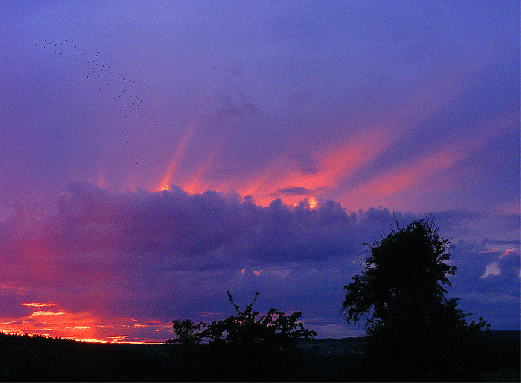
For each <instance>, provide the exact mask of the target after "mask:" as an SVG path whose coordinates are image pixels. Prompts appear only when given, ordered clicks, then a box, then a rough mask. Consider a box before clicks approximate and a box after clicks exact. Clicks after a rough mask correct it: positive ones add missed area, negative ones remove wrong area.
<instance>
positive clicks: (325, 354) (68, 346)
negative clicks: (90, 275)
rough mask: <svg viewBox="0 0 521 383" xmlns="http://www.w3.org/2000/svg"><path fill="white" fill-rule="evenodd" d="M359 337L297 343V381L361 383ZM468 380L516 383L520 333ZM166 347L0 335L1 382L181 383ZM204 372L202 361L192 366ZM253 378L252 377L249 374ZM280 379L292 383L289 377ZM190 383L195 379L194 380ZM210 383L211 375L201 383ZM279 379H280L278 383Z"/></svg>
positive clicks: (498, 334)
mask: <svg viewBox="0 0 521 383" xmlns="http://www.w3.org/2000/svg"><path fill="white" fill-rule="evenodd" d="M363 340H364V338H344V339H314V340H308V341H300V342H299V344H298V354H299V357H300V365H301V367H300V368H301V376H299V377H298V378H299V380H301V381H364V380H366V377H365V375H366V374H365V371H364V370H363V369H361V368H360V354H359V353H357V348H358V347H359V346H360V345H361V344H362V343H363ZM486 346H487V352H486V354H484V355H483V359H482V360H481V361H479V364H478V365H479V366H480V368H479V369H477V370H476V371H474V374H475V375H474V379H473V380H474V381H519V379H520V376H519V368H520V366H519V360H520V332H519V331H494V330H491V331H490V332H489V335H488V338H487V345H486ZM176 347H179V346H177V345H170V344H100V343H86V342H77V341H72V340H65V339H56V338H44V337H40V336H33V337H31V336H27V335H25V336H21V335H7V334H0V371H1V380H2V381H183V380H191V379H187V378H189V377H187V376H180V375H179V374H178V369H177V367H176V360H175V356H174V355H175V353H174V350H175V349H176ZM194 362H195V363H197V364H200V367H201V368H204V363H205V362H204V361H194ZM252 375H253V372H252ZM288 378H289V379H286V380H294V379H291V377H288ZM194 380H196V379H194ZM200 380H207V381H211V380H212V377H211V374H210V375H209V376H206V377H204V379H200ZM278 380H285V379H278Z"/></svg>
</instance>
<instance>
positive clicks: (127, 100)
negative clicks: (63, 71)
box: [36, 39, 157, 165]
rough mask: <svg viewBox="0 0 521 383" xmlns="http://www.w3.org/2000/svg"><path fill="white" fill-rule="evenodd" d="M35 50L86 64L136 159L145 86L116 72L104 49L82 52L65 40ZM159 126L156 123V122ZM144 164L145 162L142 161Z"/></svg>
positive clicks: (88, 75) (144, 113) (41, 44)
mask: <svg viewBox="0 0 521 383" xmlns="http://www.w3.org/2000/svg"><path fill="white" fill-rule="evenodd" d="M36 47H38V48H41V49H45V50H46V51H49V52H51V53H52V54H54V55H56V56H62V57H66V56H72V57H79V58H80V59H81V60H82V61H83V63H84V64H86V65H85V69H86V72H85V78H86V79H88V80H89V81H92V84H93V89H94V90H97V91H98V92H103V93H104V94H110V96H111V99H112V102H114V104H115V106H116V107H117V109H116V110H119V113H120V115H121V117H122V118H123V121H124V122H125V124H124V125H125V126H126V128H123V129H122V131H121V136H122V139H123V140H124V143H125V145H127V147H128V155H129V157H135V155H134V154H133V150H132V149H131V146H132V144H137V143H138V142H139V136H140V134H141V129H142V128H143V126H144V124H143V123H144V122H145V117H147V119H146V120H150V121H153V120H151V119H150V118H149V117H148V112H149V111H148V109H146V108H145V104H146V103H145V102H144V98H143V97H144V92H145V90H146V89H147V86H146V84H142V83H139V82H138V81H136V80H135V79H133V78H131V77H129V76H128V75H125V74H124V73H121V72H119V71H116V70H115V69H114V68H113V66H112V65H109V63H107V61H106V57H107V54H108V52H107V51H102V50H99V51H98V50H94V51H89V50H82V49H80V48H79V46H78V44H77V43H75V42H73V40H71V39H65V40H62V41H59V42H58V41H51V40H48V39H44V41H43V42H39V43H36ZM154 122H155V123H157V121H154ZM141 160H142V161H143V160H144V159H141ZM133 161H134V162H135V164H136V165H138V164H139V163H140V161H139V160H137V159H136V158H134V159H133Z"/></svg>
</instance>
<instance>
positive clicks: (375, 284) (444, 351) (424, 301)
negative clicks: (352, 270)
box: [341, 219, 487, 380]
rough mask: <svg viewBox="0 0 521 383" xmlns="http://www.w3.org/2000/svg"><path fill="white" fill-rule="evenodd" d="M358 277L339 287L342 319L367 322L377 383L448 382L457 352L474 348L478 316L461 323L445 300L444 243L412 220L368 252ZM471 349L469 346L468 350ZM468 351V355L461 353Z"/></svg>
mask: <svg viewBox="0 0 521 383" xmlns="http://www.w3.org/2000/svg"><path fill="white" fill-rule="evenodd" d="M369 247H370V250H371V255H370V256H369V257H368V258H367V259H365V260H364V263H365V265H364V271H363V273H362V274H361V275H358V274H357V275H355V276H354V277H353V282H351V283H350V284H348V285H346V286H344V290H345V291H346V295H345V300H344V302H343V307H342V309H341V312H342V313H343V315H344V316H345V318H346V320H347V322H348V323H356V322H358V321H359V320H361V318H362V317H365V318H366V321H365V327H366V330H367V335H368V342H367V346H366V349H365V354H366V356H367V361H368V363H369V365H368V368H370V369H372V370H373V371H380V372H381V373H382V375H380V376H378V375H376V376H375V378H378V379H380V378H382V379H398V380H404V379H420V380H421V379H429V380H432V379H437V378H440V379H443V378H446V379H450V380H452V379H454V377H455V376H456V375H457V374H459V375H461V373H462V369H463V367H465V365H467V366H468V362H467V361H466V360H468V359H469V357H470V355H468V354H467V355H463V354H462V352H461V351H463V350H465V349H468V348H469V347H470V346H469V345H471V344H472V345H474V346H477V343H479V336H480V330H481V328H483V327H485V326H487V325H486V323H485V322H484V321H483V319H482V318H481V317H480V318H479V321H478V322H477V323H476V322H474V321H472V322H470V323H467V321H466V320H465V318H466V317H467V316H468V315H471V314H465V313H463V311H461V310H460V309H457V308H456V306H457V301H458V299H456V298H452V299H448V298H446V297H445V294H446V293H447V290H446V289H445V287H444V286H446V285H447V286H450V281H449V279H448V277H449V276H450V275H454V273H455V271H456V266H451V265H448V264H447V263H446V262H447V261H448V260H449V258H450V253H449V250H450V248H451V247H452V245H451V243H450V242H449V240H447V239H442V238H440V237H439V235H438V228H437V227H436V226H435V225H434V223H433V222H432V221H431V220H422V219H420V220H417V221H413V222H412V223H411V224H409V225H408V226H407V227H405V228H402V229H399V228H398V227H397V230H393V231H392V232H391V233H390V234H389V235H388V236H387V237H385V238H383V239H382V240H381V241H375V242H374V243H373V245H370V246H369ZM474 349H476V347H474ZM467 351H468V350H467Z"/></svg>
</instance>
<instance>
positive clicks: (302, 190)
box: [273, 186, 311, 196]
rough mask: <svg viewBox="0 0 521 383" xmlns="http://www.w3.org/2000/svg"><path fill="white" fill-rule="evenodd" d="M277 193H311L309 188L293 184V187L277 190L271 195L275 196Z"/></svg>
mask: <svg viewBox="0 0 521 383" xmlns="http://www.w3.org/2000/svg"><path fill="white" fill-rule="evenodd" d="M279 193H281V194H290V195H307V194H309V193H311V190H309V189H306V188H305V187H302V186H293V187H289V188H285V189H280V190H277V191H276V192H275V193H273V196H276V195H278V194H279Z"/></svg>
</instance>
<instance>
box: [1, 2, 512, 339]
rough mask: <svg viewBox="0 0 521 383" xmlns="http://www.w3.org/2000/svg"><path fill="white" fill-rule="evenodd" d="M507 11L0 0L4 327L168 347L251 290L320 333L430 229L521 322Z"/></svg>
mask: <svg viewBox="0 0 521 383" xmlns="http://www.w3.org/2000/svg"><path fill="white" fill-rule="evenodd" d="M519 12H520V9H519V2H518V1H478V0H475V1H441V0H440V1H427V0H425V1H415V0H411V1H387V2H382V1H376V0H375V1H371V0H363V1H362V0H360V1H357V0H352V1H301V0H299V1H296V0H288V1H282V2H279V1H244V0H236V1H232V0H229V1H228V0H227V1H213V0H208V1H181V0H179V1H166V0H153V1H145V0H130V1H124V2H123V1H114V0H103V1H64V0H62V1H50V0H48V1H38V2H35V1H14V0H5V1H2V2H1V4H0V52H1V53H0V266H1V267H0V309H1V310H0V330H2V331H5V332H18V333H24V332H27V333H38V334H46V335H52V336H61V337H72V338H76V339H90V340H103V341H113V342H116V341H140V342H141V341H151V340H156V341H164V340H165V339H168V338H171V337H172V331H171V321H172V320H173V319H178V318H192V319H194V320H204V321H212V320H216V319H224V318H225V317H227V316H229V315H231V314H233V313H234V311H233V307H232V306H231V305H230V304H229V302H228V300H227V296H226V290H227V289H229V290H230V291H231V292H232V294H233V295H234V297H235V298H236V301H237V303H238V304H240V305H241V306H243V307H244V306H245V305H246V304H248V303H250V301H251V299H252V298H253V295H254V294H255V292H256V291H259V292H260V293H261V295H260V296H259V298H258V300H257V304H256V306H255V307H256V308H257V309H258V311H261V312H263V311H266V310H268V309H269V308H270V307H275V308H278V309H281V310H284V311H286V312H293V311H302V313H303V316H302V320H303V322H304V324H305V325H306V327H308V328H310V329H313V330H316V331H317V332H318V335H319V337H321V338H326V337H335V338H340V337H345V336H356V335H361V334H363V331H362V326H359V325H357V326H353V325H349V326H348V325H347V324H346V323H345V322H344V320H343V319H342V318H341V317H339V316H338V313H337V311H338V309H339V308H340V307H341V304H342V300H343V296H344V294H343V290H342V286H344V285H346V284H348V283H349V282H350V281H351V278H352V277H353V276H354V274H356V273H359V272H360V271H361V270H362V269H361V262H360V258H363V257H366V256H367V255H368V252H367V247H366V246H364V245H363V244H364V243H372V242H373V241H375V240H378V239H381V238H382V236H385V235H387V234H388V233H389V232H390V230H391V229H392V228H393V224H394V220H395V219H394V217H393V213H394V215H395V216H396V218H397V220H398V222H399V223H400V224H401V225H406V224H407V223H409V222H410V221H412V220H413V219H418V218H422V217H426V216H432V217H433V218H434V220H435V222H436V224H437V225H438V226H439V227H440V233H441V235H442V236H443V237H446V238H450V239H451V240H452V242H453V243H454V244H455V247H454V249H453V250H452V257H451V262H452V263H453V264H455V265H456V266H457V267H458V270H457V271H456V275H455V276H454V277H452V278H451V282H452V288H451V289H450V295H451V296H456V297H459V298H461V300H460V306H461V308H462V309H463V310H465V311H468V312H473V313H475V315H474V316H473V317H471V318H470V319H477V317H478V316H480V315H481V316H483V317H484V318H485V320H487V321H488V322H489V323H490V324H491V325H492V329H519V328H520V322H519V321H520V315H519V314H520V312H519V308H520V289H519V285H520V277H521V274H520V267H519V262H520V207H519V203H520V146H519V144H520V142H519V141H520V123H519V118H520V116H519V111H520V97H519V89H520V83H519V76H520V49H519V28H520V26H519V14H520V13H519Z"/></svg>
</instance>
